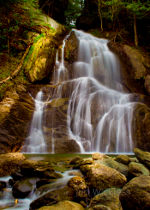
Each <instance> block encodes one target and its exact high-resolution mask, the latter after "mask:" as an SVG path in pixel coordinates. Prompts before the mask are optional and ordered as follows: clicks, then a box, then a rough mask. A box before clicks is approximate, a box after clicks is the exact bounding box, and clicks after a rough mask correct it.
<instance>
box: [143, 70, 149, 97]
mask: <svg viewBox="0 0 150 210" xmlns="http://www.w3.org/2000/svg"><path fill="white" fill-rule="evenodd" d="M144 86H145V89H146V91H147V93H148V94H149V95H150V75H149V74H148V75H147V76H146V77H145V83H144Z"/></svg>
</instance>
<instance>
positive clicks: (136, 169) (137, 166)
mask: <svg viewBox="0 0 150 210" xmlns="http://www.w3.org/2000/svg"><path fill="white" fill-rule="evenodd" d="M129 173H130V174H131V175H133V176H141V175H147V176H149V170H148V169H147V168H146V167H145V166H144V165H143V164H141V163H134V162H131V163H130V164H129Z"/></svg>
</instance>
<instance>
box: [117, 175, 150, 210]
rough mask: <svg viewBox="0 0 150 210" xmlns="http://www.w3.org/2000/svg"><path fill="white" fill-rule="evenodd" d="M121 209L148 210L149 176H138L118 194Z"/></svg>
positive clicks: (149, 206) (149, 202) (149, 207)
mask: <svg viewBox="0 0 150 210" xmlns="http://www.w3.org/2000/svg"><path fill="white" fill-rule="evenodd" d="M119 198H120V201H121V205H122V207H123V209H128V210H133V209H135V210H146V209H150V176H144V175H142V176H139V177H136V178H133V179H132V180H131V181H130V182H128V183H127V184H126V185H125V186H124V187H123V189H122V191H121V193H120V197H119Z"/></svg>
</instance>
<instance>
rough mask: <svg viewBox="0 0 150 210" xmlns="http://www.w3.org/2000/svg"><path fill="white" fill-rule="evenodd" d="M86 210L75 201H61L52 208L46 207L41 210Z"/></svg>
mask: <svg viewBox="0 0 150 210" xmlns="http://www.w3.org/2000/svg"><path fill="white" fill-rule="evenodd" d="M62 209H64V210H84V208H83V207H82V206H81V205H80V204H79V203H75V202H73V201H60V202H58V203H57V204H54V205H52V206H44V207H42V208H40V209H39V210H62Z"/></svg>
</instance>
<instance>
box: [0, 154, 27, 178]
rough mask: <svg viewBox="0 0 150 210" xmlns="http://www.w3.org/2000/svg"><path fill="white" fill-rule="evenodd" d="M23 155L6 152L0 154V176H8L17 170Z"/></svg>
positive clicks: (22, 160) (23, 157) (23, 158)
mask: <svg viewBox="0 0 150 210" xmlns="http://www.w3.org/2000/svg"><path fill="white" fill-rule="evenodd" d="M24 160H25V156H24V155H23V154H21V153H7V154H1V155H0V176H8V175H11V174H12V173H14V172H16V171H17V170H19V168H20V165H21V164H22V163H23V162H24Z"/></svg>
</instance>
